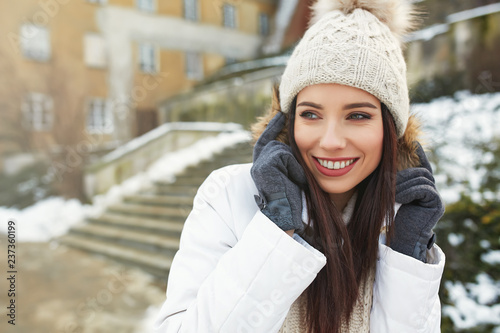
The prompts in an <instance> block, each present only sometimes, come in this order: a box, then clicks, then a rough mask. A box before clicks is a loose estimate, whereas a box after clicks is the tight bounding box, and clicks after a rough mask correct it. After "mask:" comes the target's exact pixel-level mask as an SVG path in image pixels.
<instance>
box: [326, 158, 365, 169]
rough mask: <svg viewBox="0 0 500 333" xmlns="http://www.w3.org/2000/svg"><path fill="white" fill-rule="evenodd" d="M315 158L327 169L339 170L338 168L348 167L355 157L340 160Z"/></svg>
mask: <svg viewBox="0 0 500 333" xmlns="http://www.w3.org/2000/svg"><path fill="white" fill-rule="evenodd" d="M316 160H317V161H318V162H319V164H320V165H321V166H323V167H325V168H327V169H330V170H339V169H344V168H346V167H348V166H349V165H351V164H353V163H354V162H355V161H356V160H357V158H352V159H349V160H340V161H335V162H334V161H329V160H324V159H321V158H316Z"/></svg>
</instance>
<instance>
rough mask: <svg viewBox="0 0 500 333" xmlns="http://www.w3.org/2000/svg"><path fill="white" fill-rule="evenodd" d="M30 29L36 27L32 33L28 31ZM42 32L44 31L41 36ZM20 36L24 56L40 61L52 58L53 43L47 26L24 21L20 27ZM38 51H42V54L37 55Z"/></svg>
mask: <svg viewBox="0 0 500 333" xmlns="http://www.w3.org/2000/svg"><path fill="white" fill-rule="evenodd" d="M28 29H29V30H32V29H34V31H33V30H32V31H33V32H31V33H30V32H29V31H27V30H28ZM40 33H42V35H41V36H40ZM30 35H31V36H30ZM37 35H38V37H37ZM19 36H20V47H21V53H22V54H23V56H24V58H26V59H30V60H34V61H39V62H47V61H49V60H50V59H51V56H52V45H51V40H50V30H49V29H48V28H47V27H45V26H41V25H36V24H32V23H29V22H27V23H23V24H22V25H21V27H20V33H19ZM36 38H38V40H37V39H36ZM42 38H44V40H42ZM37 53H41V55H37Z"/></svg>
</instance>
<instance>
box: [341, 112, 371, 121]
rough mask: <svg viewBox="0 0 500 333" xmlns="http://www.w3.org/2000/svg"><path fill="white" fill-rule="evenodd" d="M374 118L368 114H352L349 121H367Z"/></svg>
mask: <svg viewBox="0 0 500 333" xmlns="http://www.w3.org/2000/svg"><path fill="white" fill-rule="evenodd" d="M371 118H372V117H371V116H370V115H369V114H366V113H359V112H356V113H351V114H350V115H349V116H348V117H347V119H353V120H365V119H371Z"/></svg>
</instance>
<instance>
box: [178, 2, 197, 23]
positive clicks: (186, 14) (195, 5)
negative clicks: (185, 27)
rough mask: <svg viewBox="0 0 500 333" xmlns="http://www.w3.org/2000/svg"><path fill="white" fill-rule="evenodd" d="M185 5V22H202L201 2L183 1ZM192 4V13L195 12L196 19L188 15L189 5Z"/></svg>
mask: <svg viewBox="0 0 500 333" xmlns="http://www.w3.org/2000/svg"><path fill="white" fill-rule="evenodd" d="M182 3H183V11H184V13H183V14H184V19H185V20H188V21H192V22H198V21H199V20H200V2H199V0H183V1H182ZM188 3H189V4H192V5H193V6H194V10H192V12H194V17H190V16H189V15H188V11H187V8H188V6H187V4H188Z"/></svg>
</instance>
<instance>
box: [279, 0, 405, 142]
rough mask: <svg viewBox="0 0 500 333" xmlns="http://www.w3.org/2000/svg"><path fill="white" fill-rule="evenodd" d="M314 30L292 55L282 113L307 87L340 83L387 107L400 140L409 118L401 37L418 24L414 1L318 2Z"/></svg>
mask: <svg viewBox="0 0 500 333" xmlns="http://www.w3.org/2000/svg"><path fill="white" fill-rule="evenodd" d="M312 11H313V17H312V19H311V24H312V25H311V26H310V27H309V29H308V30H307V31H306V33H305V34H304V37H303V38H302V40H301V41H300V42H299V43H298V45H297V46H296V48H295V50H294V51H293V53H292V55H291V57H290V59H289V60H288V64H287V66H286V69H285V72H284V73H283V76H282V78H281V84H280V88H279V91H280V104H281V110H282V111H283V112H288V111H289V110H290V105H291V103H292V101H293V99H294V98H295V97H296V96H297V94H298V93H299V92H300V91H301V90H302V89H304V88H305V87H307V86H310V85H314V84H321V83H338V84H343V85H347V86H351V87H355V88H359V89H362V90H364V91H366V92H369V93H370V94H372V95H373V96H375V97H377V98H378V99H379V100H380V101H381V102H382V103H384V104H385V105H386V106H387V107H388V108H389V111H390V112H391V114H392V116H393V117H394V121H395V123H396V130H397V135H398V137H401V136H402V135H403V133H404V131H405V129H406V124H407V122H408V116H409V108H410V103H409V98H408V87H407V85H406V63H405V60H404V58H403V53H402V49H401V38H402V36H403V35H404V34H405V33H407V32H408V31H410V30H411V29H412V28H413V26H414V25H415V21H414V19H413V17H414V15H413V14H414V12H413V11H412V7H411V5H410V1H409V0H318V1H317V2H316V3H315V4H314V5H313V7H312Z"/></svg>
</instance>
